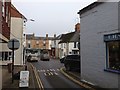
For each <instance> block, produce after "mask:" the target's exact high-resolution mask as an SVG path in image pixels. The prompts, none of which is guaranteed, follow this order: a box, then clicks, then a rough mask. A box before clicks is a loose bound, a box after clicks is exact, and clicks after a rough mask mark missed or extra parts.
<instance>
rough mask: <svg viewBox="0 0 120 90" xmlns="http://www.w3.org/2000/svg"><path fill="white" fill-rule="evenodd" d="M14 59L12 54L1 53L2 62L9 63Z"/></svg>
mask: <svg viewBox="0 0 120 90" xmlns="http://www.w3.org/2000/svg"><path fill="white" fill-rule="evenodd" d="M11 59H12V52H0V60H2V61H7V60H11Z"/></svg>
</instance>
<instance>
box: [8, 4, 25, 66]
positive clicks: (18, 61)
mask: <svg viewBox="0 0 120 90" xmlns="http://www.w3.org/2000/svg"><path fill="white" fill-rule="evenodd" d="M25 21H26V18H25V17H24V16H23V15H22V14H21V13H20V12H19V11H18V10H17V9H16V8H15V7H14V6H13V5H12V6H11V34H10V39H13V38H15V39H17V40H18V41H19V42H20V47H19V49H18V50H16V51H15V61H14V64H15V65H23V42H24V37H23V30H24V23H25Z"/></svg>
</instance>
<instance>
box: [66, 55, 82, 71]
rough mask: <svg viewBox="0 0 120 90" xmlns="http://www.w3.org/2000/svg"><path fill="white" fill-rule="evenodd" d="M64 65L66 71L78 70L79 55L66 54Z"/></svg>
mask: <svg viewBox="0 0 120 90" xmlns="http://www.w3.org/2000/svg"><path fill="white" fill-rule="evenodd" d="M64 66H65V68H66V70H67V71H70V70H77V71H80V55H67V56H66V57H65V59H64Z"/></svg>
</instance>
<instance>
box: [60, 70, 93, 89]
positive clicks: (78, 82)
mask: <svg viewBox="0 0 120 90" xmlns="http://www.w3.org/2000/svg"><path fill="white" fill-rule="evenodd" d="M63 69H64V68H61V69H60V71H61V73H63V75H65V76H66V77H67V78H69V79H70V80H72V81H73V82H75V83H76V84H78V85H80V86H82V87H84V88H87V89H89V90H95V89H94V88H92V87H90V86H88V85H86V84H84V83H82V82H80V81H78V80H76V79H74V78H73V77H71V76H70V75H68V74H67V73H65V72H64V70H63Z"/></svg>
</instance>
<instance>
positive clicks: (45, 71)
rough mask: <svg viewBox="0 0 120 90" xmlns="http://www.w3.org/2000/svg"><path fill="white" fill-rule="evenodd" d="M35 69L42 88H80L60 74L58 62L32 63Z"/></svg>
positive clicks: (81, 89) (52, 60) (53, 60)
mask: <svg viewBox="0 0 120 90" xmlns="http://www.w3.org/2000/svg"><path fill="white" fill-rule="evenodd" d="M32 64H33V66H34V67H36V69H37V72H38V73H39V76H40V79H41V81H42V84H43V87H44V88H45V89H47V88H66V89H67V88H68V89H72V88H73V89H75V88H76V89H80V90H83V88H82V87H80V86H78V85H76V84H75V83H73V82H72V81H71V80H69V79H67V78H66V77H65V76H64V75H63V74H62V73H61V72H60V68H61V67H63V65H62V64H61V63H60V61H59V60H55V59H51V60H50V61H39V62H35V63H32Z"/></svg>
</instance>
